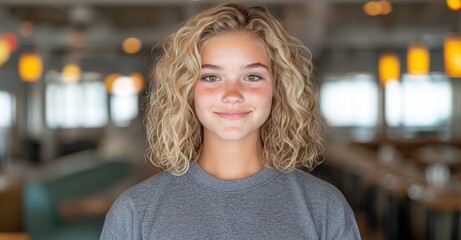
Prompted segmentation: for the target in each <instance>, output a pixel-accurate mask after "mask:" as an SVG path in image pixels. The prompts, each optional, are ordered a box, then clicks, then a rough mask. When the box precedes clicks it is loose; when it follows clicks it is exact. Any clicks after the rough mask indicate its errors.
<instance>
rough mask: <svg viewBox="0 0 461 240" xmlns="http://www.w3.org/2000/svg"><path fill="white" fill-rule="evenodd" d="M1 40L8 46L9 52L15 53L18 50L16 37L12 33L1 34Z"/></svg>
mask: <svg viewBox="0 0 461 240" xmlns="http://www.w3.org/2000/svg"><path fill="white" fill-rule="evenodd" d="M2 38H3V40H4V41H5V42H6V43H7V44H8V47H9V49H10V52H15V51H16V50H17V49H18V37H17V36H16V34H14V33H12V32H6V33H3V34H2Z"/></svg>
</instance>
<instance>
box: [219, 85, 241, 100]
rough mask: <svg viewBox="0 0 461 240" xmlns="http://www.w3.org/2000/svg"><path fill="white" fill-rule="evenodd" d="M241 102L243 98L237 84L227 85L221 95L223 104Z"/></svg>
mask: <svg viewBox="0 0 461 240" xmlns="http://www.w3.org/2000/svg"><path fill="white" fill-rule="evenodd" d="M242 101H243V96H242V93H241V89H240V86H239V84H238V83H230V84H227V86H226V88H225V93H224V95H223V102H225V103H230V104H235V103H240V102H242Z"/></svg>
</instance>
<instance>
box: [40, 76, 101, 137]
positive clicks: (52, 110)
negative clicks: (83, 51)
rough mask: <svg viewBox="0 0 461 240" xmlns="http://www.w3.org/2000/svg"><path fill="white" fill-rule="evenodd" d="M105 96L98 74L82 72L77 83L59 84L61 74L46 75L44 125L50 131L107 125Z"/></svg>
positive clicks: (60, 82)
mask: <svg viewBox="0 0 461 240" xmlns="http://www.w3.org/2000/svg"><path fill="white" fill-rule="evenodd" d="M107 121H108V113H107V94H106V90H105V86H104V83H103V82H102V81H101V75H100V74H96V73H84V74H82V79H81V80H80V82H78V83H74V84H69V83H64V82H63V81H62V75H61V74H60V73H57V72H51V73H49V74H48V75H47V86H46V122H47V125H48V126H49V127H51V128H78V127H85V128H94V127H102V126H104V125H106V124H107Z"/></svg>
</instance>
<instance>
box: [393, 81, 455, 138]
mask: <svg viewBox="0 0 461 240" xmlns="http://www.w3.org/2000/svg"><path fill="white" fill-rule="evenodd" d="M451 101H452V89H451V84H450V81H449V79H448V78H447V77H446V76H445V74H437V73H432V74H430V75H426V76H415V75H409V74H404V75H403V76H402V81H401V82H400V83H399V82H395V83H393V84H392V86H389V87H388V88H386V121H387V123H388V125H389V126H391V127H397V126H402V127H407V128H418V129H436V128H438V127H440V126H444V125H446V124H447V122H448V121H449V120H450V117H451V114H452V102H451Z"/></svg>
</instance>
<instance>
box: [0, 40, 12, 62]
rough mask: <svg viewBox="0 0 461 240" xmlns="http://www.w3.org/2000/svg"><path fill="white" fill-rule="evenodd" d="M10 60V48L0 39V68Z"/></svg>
mask: <svg viewBox="0 0 461 240" xmlns="http://www.w3.org/2000/svg"><path fill="white" fill-rule="evenodd" d="M8 58H10V47H9V46H8V43H7V42H6V41H5V40H4V39H1V38H0V66H1V65H3V64H4V63H5V62H6V61H7V60H8Z"/></svg>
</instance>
